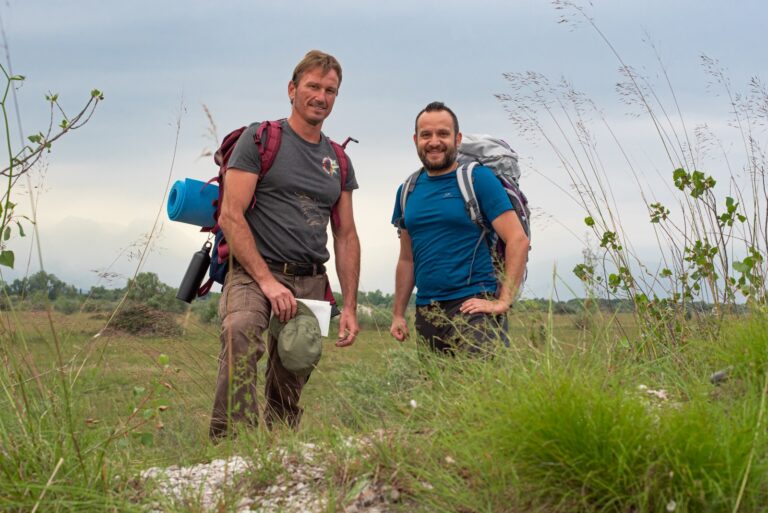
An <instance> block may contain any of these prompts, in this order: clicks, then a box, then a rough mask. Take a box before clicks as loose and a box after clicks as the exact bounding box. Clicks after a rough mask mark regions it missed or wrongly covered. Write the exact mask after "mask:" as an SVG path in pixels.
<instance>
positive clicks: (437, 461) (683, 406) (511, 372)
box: [381, 316, 768, 512]
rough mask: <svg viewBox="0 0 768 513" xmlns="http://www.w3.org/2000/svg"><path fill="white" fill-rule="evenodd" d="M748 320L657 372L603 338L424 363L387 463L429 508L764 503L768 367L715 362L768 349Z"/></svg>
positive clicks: (733, 507)
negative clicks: (619, 353) (732, 370)
mask: <svg viewBox="0 0 768 513" xmlns="http://www.w3.org/2000/svg"><path fill="white" fill-rule="evenodd" d="M748 322H749V328H748V329H730V328H729V329H726V330H724V332H723V340H722V342H723V344H721V345H719V347H718V348H715V347H712V346H711V343H710V344H708V345H706V346H705V345H704V344H703V343H702V344H700V345H699V347H700V349H701V350H700V351H698V353H697V355H698V358H696V359H694V358H693V355H690V356H691V358H690V359H689V360H688V365H686V366H679V367H675V366H669V367H667V368H665V369H664V372H663V373H658V374H657V375H656V376H655V379H656V380H657V381H655V382H654V381H650V380H651V379H653V378H654V376H652V375H651V374H649V373H648V370H647V368H646V365H645V364H644V363H642V362H638V361H637V360H636V359H633V358H630V359H628V360H627V359H625V360H621V361H618V362H617V361H615V360H614V361H613V362H612V363H610V364H609V358H608V356H607V355H606V353H605V351H604V347H601V346H600V345H599V344H596V345H595V346H593V347H592V348H589V349H587V350H586V352H580V353H579V354H573V353H570V354H569V352H568V351H561V350H557V349H556V348H552V349H553V350H549V351H547V350H539V349H535V348H533V347H529V348H528V349H525V350H517V351H504V352H502V353H500V354H498V355H497V357H496V358H495V359H494V360H492V361H475V360H464V359H461V358H459V359H455V360H442V359H441V360H440V361H439V363H435V362H432V363H427V364H424V363H423V362H422V365H426V367H425V368H426V371H424V370H422V375H424V376H429V378H428V380H426V381H425V382H424V383H423V384H421V385H419V386H417V387H416V388H415V389H413V390H411V391H410V395H411V396H412V397H415V398H416V400H417V401H418V404H419V406H418V407H417V408H416V411H414V412H413V413H411V417H409V419H410V421H411V422H412V424H411V425H410V427H409V428H407V429H404V430H401V431H400V432H399V434H400V444H398V445H396V446H395V447H394V448H391V449H389V450H387V449H386V447H384V448H383V449H384V452H385V453H388V454H389V456H388V457H382V459H381V464H382V467H383V468H385V469H388V470H389V475H391V476H393V479H396V480H398V481H399V482H400V483H401V484H402V485H403V486H404V488H406V489H409V490H410V492H411V493H412V494H413V495H414V496H415V497H417V500H416V501H415V502H416V504H418V505H419V508H421V509H419V510H420V511H422V510H423V511H462V512H464V511H473V512H480V511H483V512H502V511H568V512H572V511H583V512H597V511H601V512H602V511H615V512H626V511H637V512H646V511H647V512H656V511H678V512H696V511H712V512H720V511H723V512H731V511H745V512H746V511H761V510H763V509H765V508H766V507H768V492H766V490H768V457H766V448H767V447H766V444H767V442H768V437H766V434H765V429H764V428H761V426H762V425H763V424H762V423H763V422H764V419H763V417H764V415H765V404H764V384H765V382H766V381H765V379H766V375H767V374H766V372H768V367H766V366H765V365H762V364H761V363H759V362H755V363H754V365H749V366H748V367H749V368H750V369H751V370H752V374H751V375H746V374H743V373H736V374H734V375H733V376H732V377H731V379H730V381H728V382H727V384H726V385H720V386H715V385H712V384H710V383H709V382H708V377H709V369H711V368H712V366H713V365H714V366H715V367H717V366H723V365H728V364H729V363H730V364H733V365H735V363H734V362H733V361H732V359H733V358H741V355H743V354H745V352H749V351H758V352H764V351H766V350H768V335H766V327H768V322H767V321H766V319H765V318H764V317H760V316H758V317H755V318H753V319H751V320H750V321H748ZM726 341H727V344H726V343H725V342H726ZM710 342H711V341H710ZM518 347H521V346H519V345H518ZM705 347H709V349H708V350H706V349H704V348H705ZM724 347H728V350H725V351H724V350H723V348H724ZM691 367H695V372H691ZM430 369H432V371H430ZM692 375H693V376H698V378H695V377H694V378H693V379H692ZM662 386H663V387H664V388H662ZM403 425H405V423H403ZM425 433H427V434H426V436H425ZM384 473H385V474H386V472H384Z"/></svg>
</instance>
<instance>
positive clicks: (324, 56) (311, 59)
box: [291, 50, 341, 87]
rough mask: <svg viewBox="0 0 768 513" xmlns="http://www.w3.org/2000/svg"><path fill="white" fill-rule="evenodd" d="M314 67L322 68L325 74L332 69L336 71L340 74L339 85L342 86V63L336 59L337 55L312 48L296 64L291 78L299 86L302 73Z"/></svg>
mask: <svg viewBox="0 0 768 513" xmlns="http://www.w3.org/2000/svg"><path fill="white" fill-rule="evenodd" d="M314 68H321V69H322V70H323V74H325V73H328V72H329V71H331V70H333V71H335V72H336V74H337V75H338V76H339V86H341V64H339V61H338V60H336V57H334V56H333V55H331V54H328V53H325V52H321V51H320V50H310V51H309V52H307V55H305V56H304V58H303V59H301V61H300V62H299V63H298V64H297V65H296V68H295V69H294V70H293V77H292V78H291V81H292V82H293V85H295V86H296V87H298V86H299V81H300V80H301V77H302V75H304V73H306V72H307V71H309V70H311V69H314Z"/></svg>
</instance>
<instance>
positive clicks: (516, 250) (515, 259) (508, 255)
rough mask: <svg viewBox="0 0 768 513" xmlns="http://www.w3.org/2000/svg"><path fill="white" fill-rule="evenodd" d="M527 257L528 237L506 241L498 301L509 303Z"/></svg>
mask: <svg viewBox="0 0 768 513" xmlns="http://www.w3.org/2000/svg"><path fill="white" fill-rule="evenodd" d="M527 259H528V238H527V237H525V235H522V236H521V237H516V238H515V239H513V240H510V241H508V242H507V245H506V250H505V252H504V271H505V272H504V276H503V280H502V283H501V289H500V290H499V301H501V302H502V303H504V304H506V305H511V304H512V302H513V301H514V300H515V298H516V297H517V292H518V290H519V289H520V285H521V284H522V282H523V277H524V275H525V264H526V262H527Z"/></svg>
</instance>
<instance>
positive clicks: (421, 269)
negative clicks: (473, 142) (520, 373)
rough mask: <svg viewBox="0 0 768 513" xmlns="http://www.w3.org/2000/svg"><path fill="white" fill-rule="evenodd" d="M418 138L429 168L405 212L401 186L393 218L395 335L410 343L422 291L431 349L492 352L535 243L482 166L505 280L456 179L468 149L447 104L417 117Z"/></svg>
mask: <svg viewBox="0 0 768 513" xmlns="http://www.w3.org/2000/svg"><path fill="white" fill-rule="evenodd" d="M413 141H414V143H415V144H416V150H417V153H418V155H419V159H420V160H421V162H422V164H423V168H422V169H421V172H420V173H419V175H418V177H417V178H415V182H414V185H413V186H412V190H409V192H408V195H407V206H406V208H405V209H403V205H401V193H402V186H401V187H400V189H398V191H397V197H396V201H395V208H394V212H393V214H392V222H393V224H395V225H396V226H398V228H399V231H400V256H399V259H398V262H397V270H396V274H395V302H394V307H393V319H392V326H391V328H390V333H391V334H392V336H394V337H395V338H396V339H397V340H399V341H401V342H402V341H404V340H405V339H406V338H408V336H409V333H408V327H407V323H406V321H405V310H406V307H407V305H408V300H409V299H410V296H411V293H412V292H413V288H414V286H416V288H417V293H416V331H417V333H418V334H419V337H420V339H421V340H422V341H423V342H424V343H425V344H426V345H427V346H428V347H429V348H431V349H432V350H435V351H438V352H447V353H454V352H455V350H456V349H460V350H465V351H468V352H470V353H476V352H484V351H487V350H490V349H491V347H489V344H490V343H491V341H493V340H494V339H496V338H497V337H496V332H497V330H498V329H499V328H502V327H505V326H506V322H505V319H506V316H505V313H506V312H507V310H508V309H509V306H510V304H511V303H512V301H513V300H514V298H515V297H516V295H517V291H518V288H519V287H520V284H521V282H522V279H523V275H524V273H525V264H526V258H527V253H528V238H527V237H526V235H525V231H524V230H523V227H522V225H521V224H520V221H519V220H518V218H517V215H516V214H515V212H514V210H513V207H512V203H511V202H510V200H509V197H508V196H507V193H506V191H505V190H504V188H503V186H502V185H501V183H500V182H499V180H498V179H497V178H496V177H495V176H494V174H493V171H492V170H491V169H489V168H487V167H483V166H476V167H475V168H474V170H473V174H472V176H473V179H474V188H475V193H476V195H477V198H478V203H479V206H480V210H481V212H482V213H483V217H484V218H485V219H486V220H488V222H490V224H491V227H492V229H493V230H494V231H495V232H496V234H498V236H499V237H500V238H501V239H502V240H503V241H504V242H505V243H506V251H505V255H504V264H505V265H504V268H505V273H504V275H503V276H502V277H501V278H502V281H501V283H499V281H498V277H497V276H496V274H495V270H494V265H493V257H492V253H491V248H490V246H489V244H488V243H487V242H486V240H485V238H484V237H483V236H482V235H483V234H482V231H481V229H480V228H479V227H478V226H477V224H475V223H474V222H473V221H472V220H471V219H470V217H469V214H468V213H467V209H466V206H465V203H464V198H463V196H462V194H461V191H460V190H459V185H458V182H457V179H456V169H457V168H458V163H457V161H456V157H457V154H458V147H459V145H460V144H461V132H460V131H459V122H458V119H457V117H456V115H455V114H454V113H453V111H452V110H451V109H449V108H448V107H447V106H445V105H444V104H443V103H441V102H432V103H430V104H429V105H427V106H426V107H425V108H424V109H423V110H422V111H421V112H419V114H418V116H416V129H415V133H414V136H413ZM403 210H405V211H403ZM502 339H503V337H502Z"/></svg>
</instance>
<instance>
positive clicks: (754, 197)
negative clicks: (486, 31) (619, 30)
mask: <svg viewBox="0 0 768 513" xmlns="http://www.w3.org/2000/svg"><path fill="white" fill-rule="evenodd" d="M554 4H555V6H556V8H557V9H560V11H561V12H562V14H563V16H562V20H561V21H563V22H565V23H566V24H573V25H585V26H587V27H589V28H590V29H591V30H592V31H594V33H595V34H596V35H597V37H598V39H599V40H600V41H601V42H602V43H603V44H604V47H605V49H606V51H607V52H608V53H609V54H610V55H611V56H612V57H614V58H615V61H616V63H617V66H618V70H619V75H620V77H619V80H620V82H619V83H618V84H617V86H616V89H617V94H618V96H619V99H620V100H622V101H623V102H624V104H625V105H627V106H628V108H630V109H631V114H632V115H633V116H636V117H637V118H638V119H641V120H644V121H646V122H647V124H646V127H647V130H646V131H645V132H643V135H648V136H649V137H651V136H653V137H655V140H656V141H657V142H656V147H654V148H643V149H642V150H641V151H642V152H643V153H644V154H659V155H661V156H662V157H661V159H662V161H663V162H662V164H661V166H662V168H661V169H662V171H661V173H660V176H655V175H654V174H653V173H648V172H645V169H644V168H647V164H646V165H644V164H641V163H640V162H639V159H638V158H637V157H636V156H635V152H633V144H632V141H628V140H626V139H622V137H621V136H620V134H619V130H618V129H617V128H616V127H615V126H614V121H613V120H612V119H611V118H610V117H609V116H608V115H607V114H605V112H604V111H603V109H602V108H601V106H599V105H597V104H596V103H595V102H594V101H592V100H591V99H590V98H589V96H588V95H587V94H585V93H584V92H582V91H579V90H578V89H577V88H576V87H575V86H574V85H573V84H572V83H570V82H569V81H567V80H565V79H561V80H559V81H551V80H549V79H548V78H547V77H546V76H543V75H541V74H539V73H536V72H513V73H506V74H505V75H504V76H505V78H506V79H507V82H508V85H509V87H510V92H508V93H504V94H499V95H497V97H498V99H499V100H500V101H501V102H502V104H503V106H504V108H505V110H506V111H507V113H508V114H509V117H510V119H511V120H512V122H513V124H514V126H515V127H516V128H517V129H518V130H519V133H520V134H521V136H523V137H526V138H530V139H532V140H534V141H536V142H542V143H543V144H544V145H545V147H546V148H547V149H548V150H549V151H550V152H551V153H552V154H553V155H554V156H555V158H556V160H557V162H558V163H559V164H560V166H561V167H562V169H564V171H565V173H566V177H567V180H568V185H569V186H570V188H567V187H562V186H561V188H562V190H563V192H565V193H566V194H568V195H569V196H570V198H571V199H572V200H573V201H574V204H575V205H577V206H578V207H580V208H581V209H582V211H583V216H584V224H585V226H586V228H587V229H588V230H589V231H590V233H591V234H592V236H593V237H594V238H595V240H596V241H597V243H598V245H599V248H598V249H597V251H596V252H595V253H592V254H591V255H590V256H591V258H589V259H586V260H585V262H584V263H583V264H580V265H578V266H577V267H576V268H575V269H574V272H575V273H576V275H577V276H578V277H579V278H580V279H581V280H582V281H584V282H585V283H586V284H587V285H588V288H589V289H591V290H596V291H598V292H599V293H600V295H601V296H608V297H620V298H626V299H629V300H631V301H632V302H633V303H634V305H635V311H636V312H637V315H638V319H639V321H640V322H641V324H642V331H643V333H644V335H645V336H646V337H647V338H648V340H649V341H650V343H648V344H643V345H642V346H641V347H639V348H638V349H639V350H640V351H642V352H648V353H650V354H656V355H658V354H659V353H660V352H661V351H663V348H664V347H666V346H669V345H670V344H677V343H680V342H682V341H684V340H686V339H687V338H689V337H690V336H691V335H692V334H694V333H695V332H696V331H697V329H698V328H707V330H708V331H709V332H711V333H713V334H715V335H716V332H717V329H718V327H719V325H720V323H719V322H712V323H708V322H704V321H707V319H706V317H707V315H706V314H704V313H702V312H701V311H700V309H698V308H697V304H698V303H700V302H710V303H712V304H713V305H714V313H715V318H716V319H717V320H718V321H720V320H722V319H723V317H724V316H725V315H727V314H729V313H731V312H733V311H734V310H735V309H736V308H737V307H738V304H740V303H743V302H745V301H748V302H755V303H758V304H764V303H765V301H766V288H765V286H766V273H768V262H766V260H765V258H764V255H765V254H766V252H767V251H768V225H766V222H768V215H767V214H768V184H767V183H766V176H765V170H766V158H765V152H764V147H765V141H764V140H761V137H762V136H763V135H764V132H763V131H762V129H761V127H762V125H763V124H764V123H765V121H766V118H767V117H768V109H766V105H768V90H767V89H766V87H765V85H764V84H763V82H762V81H761V80H760V79H759V78H757V77H755V78H753V79H751V80H750V81H749V83H748V84H747V91H746V92H744V93H742V92H738V91H737V90H736V89H735V88H734V87H733V85H732V84H731V83H730V81H729V79H728V76H727V72H726V70H725V68H724V67H723V66H722V65H721V64H719V63H718V61H717V60H715V59H712V58H710V57H707V56H702V58H701V62H702V67H703V69H704V72H705V78H706V79H707V80H708V81H709V82H711V84H710V85H711V87H712V88H716V89H717V90H718V91H717V92H718V93H720V94H722V97H723V98H725V105H724V107H725V108H727V109H728V113H729V119H728V122H729V123H728V124H729V126H731V127H732V130H733V131H732V133H715V131H714V130H713V129H712V128H711V127H710V126H708V125H706V124H699V125H693V124H692V123H691V122H690V121H689V120H687V119H686V112H685V108H684V105H683V104H682V102H681V100H680V99H679V98H678V96H677V94H676V91H675V88H674V87H673V81H672V78H671V77H670V76H669V73H668V70H667V68H666V66H665V65H664V63H663V61H662V60H661V58H660V56H659V52H658V51H657V49H656V48H655V46H653V44H652V43H650V44H649V46H650V50H651V51H652V53H653V56H654V58H655V59H656V61H657V63H658V75H659V76H660V77H661V79H660V81H661V83H660V84H656V83H654V82H653V81H652V80H651V79H649V78H648V76H646V75H644V74H643V73H641V72H640V71H639V70H638V69H637V68H635V67H633V66H632V65H631V63H628V62H626V61H625V60H624V58H623V57H622V55H621V53H620V51H619V49H617V48H616V47H615V46H614V45H613V43H612V42H611V41H610V40H609V39H608V37H607V36H606V35H605V33H604V32H603V31H602V30H601V28H600V26H599V25H598V23H597V22H596V21H595V19H594V18H593V17H592V16H591V14H590V12H589V10H588V9H587V8H585V7H583V6H582V5H580V4H578V3H576V2H571V1H555V2H554ZM686 83H687V84H690V83H691V80H690V79H689V78H688V80H687V82H686ZM637 135H638V133H637V132H633V137H636V136H637ZM723 138H735V140H736V143H737V145H736V148H735V152H736V153H737V154H736V155H733V154H732V152H729V151H726V146H727V143H725V142H724V140H723ZM606 148H609V149H610V150H609V151H610V152H611V153H613V154H615V155H616V157H614V158H611V157H609V156H606V154H605V153H606ZM549 179H550V180H551V181H552V182H553V183H554V184H555V185H558V183H561V181H560V180H559V179H558V178H556V177H549ZM622 182H623V183H631V184H632V187H633V188H634V191H635V193H636V197H637V202H636V205H637V206H638V207H641V210H644V211H645V212H646V213H647V222H648V225H647V226H646V227H645V228H648V229H649V230H648V232H649V233H648V234H649V235H650V237H649V242H650V243H651V244H653V243H654V241H655V244H656V249H655V252H656V255H655V256H652V257H650V258H649V257H648V256H646V255H647V253H642V252H641V251H640V250H639V248H638V242H640V243H642V240H643V239H644V234H645V233H646V232H645V228H644V227H642V226H640V225H638V223H637V220H636V219H632V220H631V222H630V221H629V219H628V218H627V214H623V212H625V211H626V209H627V206H628V205H630V206H631V205H632V202H629V203H628V202H627V201H626V200H622V201H621V202H619V201H617V184H618V183H622ZM691 316H693V317H697V318H699V319H701V320H702V322H700V323H698V324H696V323H691V322H688V321H689V318H690V317H691Z"/></svg>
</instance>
